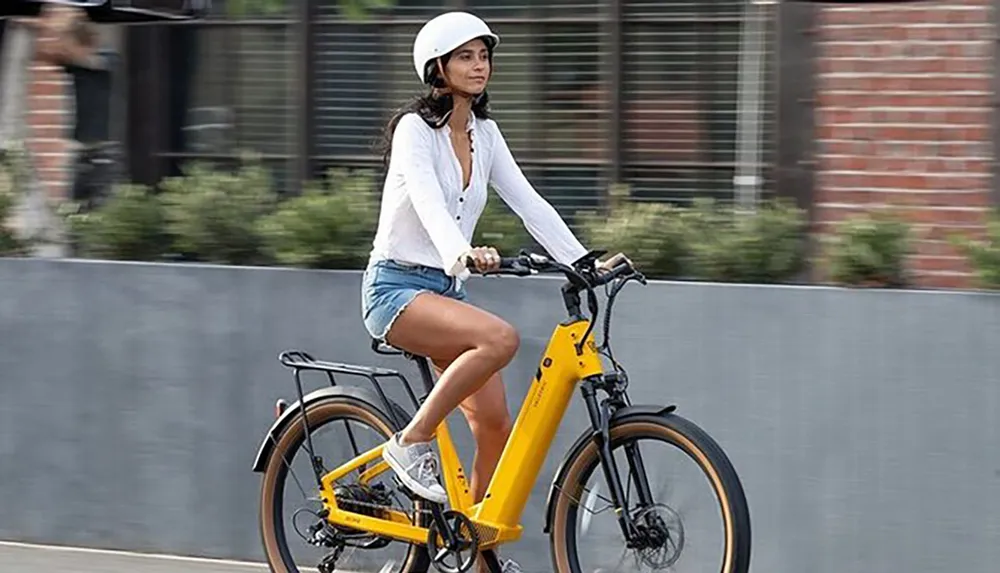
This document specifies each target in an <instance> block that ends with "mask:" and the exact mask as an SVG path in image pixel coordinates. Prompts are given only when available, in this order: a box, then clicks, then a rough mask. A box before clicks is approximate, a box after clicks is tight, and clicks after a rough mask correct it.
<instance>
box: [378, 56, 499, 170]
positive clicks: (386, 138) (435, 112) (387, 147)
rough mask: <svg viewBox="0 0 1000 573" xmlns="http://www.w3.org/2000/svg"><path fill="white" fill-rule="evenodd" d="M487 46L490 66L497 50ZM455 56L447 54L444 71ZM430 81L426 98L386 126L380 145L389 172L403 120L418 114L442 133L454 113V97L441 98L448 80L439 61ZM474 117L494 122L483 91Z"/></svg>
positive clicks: (403, 109) (430, 66) (415, 100)
mask: <svg viewBox="0 0 1000 573" xmlns="http://www.w3.org/2000/svg"><path fill="white" fill-rule="evenodd" d="M486 46H487V47H488V49H489V57H490V66H492V65H493V49H492V47H491V44H490V42H486ZM450 57H451V54H446V55H444V56H442V57H441V67H444V66H445V65H447V64H448V59H449V58H450ZM426 75H427V77H428V82H427V83H428V84H430V86H431V87H430V90H429V91H428V93H427V94H426V95H422V96H417V97H415V98H413V99H412V100H410V101H409V102H407V103H406V104H405V105H404V106H403V107H401V108H399V109H397V110H396V112H395V113H394V114H393V115H392V117H391V118H390V119H389V122H388V123H387V124H386V126H385V130H384V131H383V133H382V138H381V142H380V145H379V152H380V154H381V155H382V164H383V165H384V166H385V167H386V168H387V169H388V167H389V159H390V157H391V154H392V136H393V134H394V133H395V132H396V126H397V125H399V120H401V119H402V118H403V116H404V115H406V114H408V113H416V114H418V115H419V116H420V117H421V119H423V120H424V122H425V123H427V125H429V126H431V127H432V128H434V129H440V128H441V127H443V126H444V124H445V123H446V121H447V115H448V112H450V111H451V109H452V106H453V105H454V102H453V100H452V97H451V94H441V93H439V91H438V89H439V88H442V87H444V85H445V84H444V80H443V78H441V77H440V74H439V73H438V68H437V61H436V60H435V61H431V62H428V63H427V74H426ZM472 114H473V115H474V116H476V117H477V118H479V119H489V118H490V97H489V94H487V93H486V91H483V93H481V94H480V95H479V96H478V97H477V98H475V100H473V102H472Z"/></svg>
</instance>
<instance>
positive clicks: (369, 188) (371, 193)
mask: <svg viewBox="0 0 1000 573" xmlns="http://www.w3.org/2000/svg"><path fill="white" fill-rule="evenodd" d="M378 207H379V204H378V200H377V196H376V193H375V189H374V184H373V178H372V176H371V175H369V174H367V173H358V174H353V175H351V174H348V173H347V172H345V171H331V172H330V173H329V175H328V179H327V181H326V185H325V186H324V185H322V184H317V183H310V184H309V185H308V186H307V187H306V189H305V190H304V191H303V193H302V195H300V196H298V197H293V198H290V199H288V200H286V201H283V202H282V203H281V205H280V206H279V207H278V210H277V211H276V212H275V213H273V214H271V215H268V216H266V217H264V218H263V219H262V220H261V222H260V233H261V235H262V236H263V237H264V238H265V249H266V251H267V254H268V256H270V257H271V258H273V259H274V260H276V261H277V262H278V263H280V264H284V265H291V266H299V267H308V268H363V267H364V264H365V262H366V261H367V259H368V253H369V251H370V250H371V240H372V238H373V237H374V234H375V227H376V224H377V223H378Z"/></svg>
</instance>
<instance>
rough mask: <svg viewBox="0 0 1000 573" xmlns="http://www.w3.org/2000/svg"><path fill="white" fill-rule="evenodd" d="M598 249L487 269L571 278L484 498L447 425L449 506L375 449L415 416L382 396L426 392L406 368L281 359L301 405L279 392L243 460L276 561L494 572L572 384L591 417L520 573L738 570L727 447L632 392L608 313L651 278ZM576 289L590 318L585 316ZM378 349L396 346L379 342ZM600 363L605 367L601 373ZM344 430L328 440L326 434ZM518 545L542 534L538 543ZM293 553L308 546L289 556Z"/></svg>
mask: <svg viewBox="0 0 1000 573" xmlns="http://www.w3.org/2000/svg"><path fill="white" fill-rule="evenodd" d="M602 254H603V252H592V253H590V254H589V255H588V256H587V257H585V259H584V260H582V261H580V262H578V263H577V264H576V265H573V266H570V265H563V264H559V263H557V262H554V261H552V260H550V259H549V258H547V257H544V256H540V255H535V254H527V253H522V254H521V255H520V256H517V257H509V258H504V259H503V262H502V264H501V267H500V270H499V271H497V273H496V274H506V275H515V276H526V275H531V274H536V273H562V274H563V275H565V277H566V282H565V283H563V284H562V297H563V301H564V303H565V306H566V311H567V313H568V318H567V320H565V321H563V322H561V323H560V324H558V325H557V326H556V327H555V331H554V332H553V334H552V337H551V339H550V341H549V343H548V346H547V348H546V349H545V351H544V353H543V354H542V356H541V357H540V360H539V365H538V370H537V371H536V373H535V376H534V379H533V380H532V382H531V386H530V388H529V390H528V393H527V396H526V397H525V399H524V402H523V403H522V405H521V407H520V411H519V412H518V415H517V418H516V420H515V422H514V427H513V430H512V433H511V435H510V439H509V440H508V442H507V444H506V447H505V449H504V450H503V454H502V456H501V458H500V461H499V465H498V467H497V469H496V472H495V473H494V476H493V479H492V481H491V482H490V483H489V485H488V489H487V491H486V494H485V497H484V498H483V499H482V500H481V501H478V502H476V501H475V500H474V499H472V495H471V493H470V484H469V483H468V480H467V479H466V473H465V471H464V468H463V464H462V462H461V460H460V459H459V456H458V453H457V452H456V449H455V446H454V443H453V441H452V437H451V434H450V433H449V431H448V423H447V420H446V421H445V423H443V424H441V426H440V427H439V429H438V431H437V433H436V438H435V439H436V444H437V447H438V449H439V452H440V456H441V468H440V472H441V476H440V477H441V481H442V483H443V484H444V486H445V489H446V490H447V492H448V500H449V501H448V503H447V504H444V505H439V504H436V503H432V502H428V501H425V500H423V499H421V498H419V497H417V496H415V495H414V494H413V493H412V492H411V491H409V490H408V489H407V488H406V487H405V486H403V485H402V483H401V482H400V481H399V480H398V479H397V478H396V477H395V475H394V473H393V471H392V470H391V469H390V468H389V467H388V465H387V464H386V463H385V462H384V461H382V458H381V450H382V444H383V443H385V441H386V440H387V439H388V438H389V437H390V436H391V435H392V434H393V433H394V432H396V431H398V430H400V429H402V428H403V427H404V426H405V425H406V424H407V422H408V421H409V419H410V414H409V413H407V411H406V410H404V409H403V407H402V406H401V405H400V403H399V401H397V400H396V399H394V398H393V397H391V396H390V394H391V393H392V391H393V390H397V391H400V390H405V392H406V394H407V395H408V397H409V399H410V401H411V402H412V404H413V407H414V408H417V407H419V405H420V403H421V402H422V400H423V398H424V397H426V394H424V396H423V397H420V398H418V397H417V396H416V394H415V393H414V392H413V389H412V388H411V387H410V385H409V383H408V382H407V380H406V378H405V377H404V376H403V375H401V374H400V373H399V372H397V371H395V370H389V369H384V368H369V367H365V366H355V365H350V364H340V363H332V362H326V361H321V360H316V359H314V358H313V357H312V356H310V355H309V354H307V353H306V352H302V351H297V350H292V351H285V352H283V353H281V355H280V356H279V359H280V361H281V362H282V364H284V365H285V366H287V367H289V368H291V369H292V370H294V373H295V382H296V388H297V391H298V401H297V402H295V403H293V404H291V405H289V404H288V403H287V402H286V401H284V400H279V401H278V404H277V408H276V420H275V421H274V423H273V425H272V426H271V428H270V430H269V431H268V433H267V435H266V437H265V438H264V441H263V443H262V444H261V446H260V449H259V451H258V454H257V458H256V460H255V462H254V465H253V469H254V471H256V472H262V473H263V479H262V485H261V490H260V532H261V538H262V542H263V546H264V553H265V555H266V558H267V561H268V563H269V565H270V567H271V570H272V571H274V572H276V573H299V572H301V571H312V570H317V571H319V573H333V572H334V571H344V572H355V571H378V572H379V573H423V572H425V571H430V570H431V568H432V567H433V568H434V569H436V570H438V571H441V572H442V573H462V572H464V571H469V570H470V569H471V568H473V567H474V566H479V565H481V564H485V566H486V567H487V568H488V570H489V571H491V572H494V573H500V571H501V568H500V565H499V559H498V558H497V552H496V550H497V548H498V547H499V546H501V545H503V544H506V543H509V542H512V541H515V540H518V539H520V538H521V536H522V532H523V527H522V525H521V523H520V520H521V517H522V512H523V511H524V509H525V507H526V505H527V503H528V501H529V497H530V494H531V491H532V488H533V486H534V485H535V483H536V480H537V479H538V476H539V473H540V472H541V470H542V468H543V464H544V462H545V460H546V457H547V454H548V452H549V449H550V446H551V445H552V443H553V441H554V439H555V437H556V432H557V430H558V428H559V427H560V424H561V423H562V421H563V419H564V414H565V413H566V412H567V411H568V410H569V409H570V407H571V404H570V397H571V396H572V394H573V393H574V391H575V390H576V389H577V388H579V389H580V392H581V395H582V397H583V402H584V406H585V409H586V416H587V417H588V418H589V422H590V423H589V427H588V428H587V429H586V431H584V432H583V433H582V434H581V435H580V436H579V438H578V439H577V440H576V442H575V443H573V444H572V446H571V447H570V448H569V451H568V453H567V454H566V455H565V457H564V459H563V460H562V463H561V464H560V465H559V466H558V468H557V469H556V471H555V476H554V479H553V481H552V484H551V487H550V488H549V492H548V500H547V505H546V507H545V510H544V514H543V519H544V524H543V531H544V532H545V533H547V534H548V537H549V543H548V544H549V547H550V553H551V562H550V561H549V559H545V558H536V560H535V562H533V563H531V562H528V561H527V560H524V559H520V561H521V565H522V567H523V568H524V570H525V571H526V572H533V571H551V570H555V571H557V572H559V573H570V572H572V573H596V572H598V571H600V572H611V571H641V570H652V571H692V572H693V571H698V572H699V573H703V572H709V571H714V572H720V573H746V571H747V570H748V568H749V563H750V518H749V511H748V509H747V503H746V499H745V497H744V493H743V488H742V485H741V483H740V480H739V478H738V476H737V474H736V472H735V470H734V469H733V467H732V465H731V463H730V461H729V459H728V458H727V457H726V455H725V453H723V450H722V448H720V447H719V445H718V444H717V443H716V442H715V441H714V440H713V439H712V438H711V437H709V435H708V434H707V433H705V432H704V431H703V430H701V429H699V428H698V427H697V426H696V425H695V424H693V423H691V422H690V421H688V420H686V419H684V418H682V417H680V416H678V415H677V414H676V412H675V406H649V405H633V404H632V403H631V402H630V400H629V396H628V393H627V387H628V377H627V375H626V372H625V370H624V369H623V368H622V367H621V365H620V364H619V363H618V362H617V361H616V360H615V359H614V355H613V353H612V352H611V346H610V337H609V333H610V320H611V308H612V306H613V304H614V300H615V297H616V295H617V294H618V292H619V291H620V290H621V288H622V287H623V286H624V285H625V284H626V283H627V282H629V281H632V280H635V281H638V282H640V283H642V284H645V282H646V281H645V278H644V277H643V276H642V274H641V273H639V272H638V271H636V270H635V269H634V268H633V267H632V266H631V265H630V264H628V263H625V264H622V265H621V266H619V267H617V268H615V269H614V270H613V271H610V272H602V273H597V272H595V271H594V270H593V269H594V261H595V260H596V258H597V257H599V256H601V255H602ZM600 286H603V287H604V288H605V294H606V299H607V305H606V306H607V308H606V309H605V315H604V324H603V327H604V328H603V332H604V341H603V343H602V344H601V345H598V344H596V342H595V341H594V337H592V336H591V334H592V333H593V331H594V325H595V323H594V321H595V320H596V318H597V313H598V297H597V293H596V291H595V289H596V287H600ZM584 293H586V294H587V303H588V305H587V306H588V310H589V311H590V312H589V314H590V316H589V318H588V317H585V316H584V315H583V313H582V312H581V294H584ZM372 348H373V350H375V351H376V352H379V353H388V354H405V353H402V352H399V351H398V350H396V349H393V348H391V347H386V346H384V345H381V344H379V343H378V342H377V341H373V342H372ZM406 356H407V357H408V358H411V359H413V360H415V361H416V364H417V367H418V368H419V371H420V373H421V376H422V379H423V386H424V390H425V391H426V392H430V389H431V388H432V386H433V384H434V379H433V376H432V373H431V369H430V364H429V361H428V360H427V359H426V358H423V357H418V356H412V355H409V354H406ZM602 356H603V357H604V358H606V359H607V360H608V361H609V362H610V363H611V365H612V367H611V368H610V369H607V371H606V369H605V367H604V366H603V363H604V361H603V360H602ZM309 371H313V372H318V373H320V374H321V375H325V378H326V380H328V381H329V385H328V386H325V387H323V388H320V389H317V390H315V391H312V392H310V393H308V394H304V391H303V385H302V380H301V374H302V373H303V372H309ZM342 375H343V376H355V377H363V378H367V379H368V380H369V381H370V382H371V383H372V387H373V388H372V389H371V390H369V389H368V388H364V387H359V386H354V385H343V384H338V383H337V379H338V378H340V377H341V376H342ZM386 379H394V380H398V381H399V386H398V387H396V388H391V387H390V388H388V389H387V387H386V386H387V385H386V384H385V383H384V380H386ZM664 390H666V387H665V388H664ZM581 417H582V416H581ZM341 430H343V433H342V434H337V435H336V436H335V437H333V438H331V439H327V434H328V431H330V432H339V431H341ZM321 442H323V443H321ZM320 446H325V447H328V448H329V449H322V450H321V448H320ZM289 478H291V479H289ZM687 480H690V481H687ZM699 501H700V502H703V504H704V507H703V508H702V507H700V506H698V505H697V503H698V502H699ZM293 508H294V511H293ZM699 511H700V512H699ZM602 518H603V519H605V521H603V522H602V521H601V520H602ZM525 542H530V543H537V541H536V540H535V539H534V538H527V539H525V540H524V541H522V543H525ZM299 550H303V551H304V552H305V553H304V554H295V555H293V553H295V552H296V551H299ZM393 550H395V551H396V553H394V554H391V555H390V553H391V552H392V551H393ZM531 554H532V555H536V556H537V552H532V553H531ZM480 557H481V558H482V561H479V558H480ZM629 557H631V559H630V558H629Z"/></svg>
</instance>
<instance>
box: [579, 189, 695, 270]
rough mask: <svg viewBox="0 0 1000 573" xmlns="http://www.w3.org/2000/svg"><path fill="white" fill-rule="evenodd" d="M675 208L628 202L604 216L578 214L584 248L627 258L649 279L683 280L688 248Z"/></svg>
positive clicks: (656, 204) (685, 235) (685, 232)
mask: <svg viewBox="0 0 1000 573" xmlns="http://www.w3.org/2000/svg"><path fill="white" fill-rule="evenodd" d="M679 215H680V212H679V209H678V208H677V207H674V206H672V205H668V204H664V203H628V204H626V205H624V206H622V207H619V208H616V209H614V210H612V212H611V213H610V214H609V215H608V216H607V217H601V216H599V215H597V214H595V213H582V214H581V215H580V222H581V228H582V229H583V233H582V234H583V239H584V242H585V243H586V244H587V246H588V248H592V249H602V250H607V251H608V252H609V253H610V254H614V253H617V252H622V253H625V254H626V255H628V257H629V258H630V259H631V260H632V262H633V263H634V264H635V265H636V267H637V268H639V269H640V270H642V272H643V273H645V274H646V276H648V277H650V278H684V277H685V275H686V272H687V271H686V269H687V257H688V245H687V231H686V229H685V226H684V225H685V223H684V221H683V220H682V219H681V217H680V216H679Z"/></svg>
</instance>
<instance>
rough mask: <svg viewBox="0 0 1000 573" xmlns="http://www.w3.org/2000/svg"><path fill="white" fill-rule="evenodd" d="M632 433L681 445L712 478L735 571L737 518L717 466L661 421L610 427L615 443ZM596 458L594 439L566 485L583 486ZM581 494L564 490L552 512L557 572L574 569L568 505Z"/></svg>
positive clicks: (727, 565) (728, 566)
mask: <svg viewBox="0 0 1000 573" xmlns="http://www.w3.org/2000/svg"><path fill="white" fill-rule="evenodd" d="M633 434H639V435H645V436H650V435H653V436H657V437H660V438H661V439H664V440H666V441H667V442H669V443H672V444H674V445H676V446H679V447H680V448H682V449H683V450H684V451H685V452H687V453H688V454H691V455H692V456H694V459H695V460H697V462H698V465H699V466H700V467H701V468H702V470H703V471H704V472H705V475H706V476H707V477H708V478H709V481H711V483H712V488H713V489H714V490H715V494H716V497H717V498H718V499H719V501H720V509H721V510H722V515H723V522H724V524H725V531H726V555H725V560H724V562H723V569H722V573H730V572H731V571H732V570H733V567H734V564H735V560H736V552H735V538H736V536H735V535H734V519H733V515H732V509H731V507H732V504H731V503H730V500H729V497H728V494H727V492H726V489H725V487H724V486H723V481H722V478H721V476H719V473H718V471H717V470H716V469H715V467H714V466H713V465H712V464H711V463H710V461H709V458H708V456H707V455H706V454H705V453H704V452H703V451H701V448H699V447H697V446H696V445H695V444H694V443H693V442H692V441H691V440H690V439H688V438H687V437H686V436H684V435H683V434H681V433H680V432H678V431H676V430H675V429H673V428H671V427H670V426H667V425H664V424H662V423H656V422H649V421H636V422H626V423H623V424H620V425H618V426H615V427H613V428H611V440H612V442H614V441H615V440H617V439H619V438H621V437H622V436H629V435H633ZM596 458H597V444H596V443H595V442H594V441H590V442H588V443H587V445H586V446H585V447H584V448H583V450H582V451H581V452H580V455H578V456H576V458H575V459H574V460H573V463H572V465H571V466H570V468H569V470H568V471H567V472H566V477H565V480H564V481H563V484H571V485H570V486H569V487H571V488H582V485H581V484H580V476H581V474H582V473H583V471H584V470H585V469H586V468H587V467H588V466H590V465H591V464H592V463H594V461H595V459H596ZM579 497H580V491H579V489H572V490H565V491H563V493H562V494H560V495H558V496H557V498H556V499H557V501H556V505H555V510H554V511H553V515H552V534H551V537H550V540H551V541H550V543H551V547H552V560H553V565H554V567H555V571H556V573H571V572H572V571H573V570H572V569H571V568H570V558H569V547H567V545H568V543H567V541H566V530H567V527H568V526H569V525H570V524H568V523H567V520H568V517H569V504H570V503H571V501H572V500H573V499H579Z"/></svg>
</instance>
